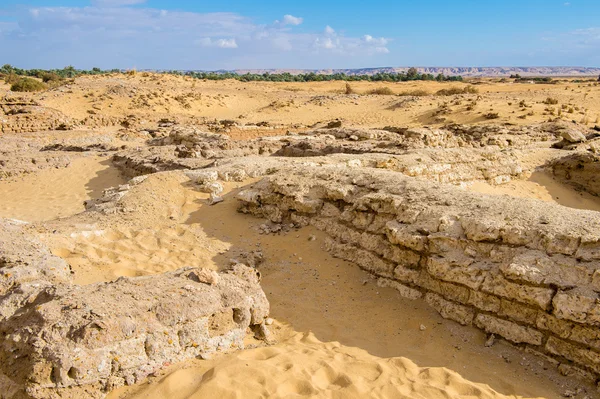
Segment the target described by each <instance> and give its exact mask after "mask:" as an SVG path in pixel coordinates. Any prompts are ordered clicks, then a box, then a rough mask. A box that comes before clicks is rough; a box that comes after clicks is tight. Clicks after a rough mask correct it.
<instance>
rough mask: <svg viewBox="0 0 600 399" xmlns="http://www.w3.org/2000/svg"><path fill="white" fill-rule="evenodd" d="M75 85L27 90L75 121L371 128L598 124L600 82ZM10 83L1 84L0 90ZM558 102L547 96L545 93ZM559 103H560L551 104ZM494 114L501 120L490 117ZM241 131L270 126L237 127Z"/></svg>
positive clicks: (132, 80)
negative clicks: (129, 118) (339, 122)
mask: <svg viewBox="0 0 600 399" xmlns="http://www.w3.org/2000/svg"><path fill="white" fill-rule="evenodd" d="M75 82H76V83H75V84H71V85H67V86H63V87H59V88H56V89H53V90H51V91H48V92H44V93H38V94H26V96H31V97H33V98H35V99H36V100H38V101H39V102H40V103H41V104H42V105H44V106H47V107H50V108H53V109H56V110H59V111H61V112H62V113H64V114H65V115H66V116H68V117H70V118H73V120H75V121H78V120H83V119H84V118H86V117H89V116H90V115H92V114H93V115H95V116H109V117H110V116H112V117H123V116H125V115H135V116H136V117H138V118H140V121H141V122H142V126H151V125H152V124H153V123H155V122H156V121H157V120H159V119H161V118H167V119H178V120H186V121H188V122H203V121H206V120H214V119H216V120H222V119H229V120H235V121H237V122H240V123H245V124H248V123H258V122H263V121H266V122H270V123H271V124H283V125H286V126H291V125H294V124H303V125H312V124H314V123H317V122H320V121H328V120H331V119H334V118H340V119H343V120H345V121H347V122H348V124H351V125H358V126H367V127H384V126H389V125H391V126H406V125H408V126H422V125H442V124H447V123H465V124H472V123H487V122H494V123H512V124H531V123H535V122H541V121H547V120H548V119H553V118H561V119H564V120H569V121H570V120H575V121H577V122H580V123H585V124H587V125H589V126H593V125H594V124H600V122H599V120H600V111H599V110H600V86H598V83H597V82H579V83H578V82H576V81H574V79H568V80H561V81H559V82H558V83H556V84H534V83H513V82H512V80H507V81H505V82H501V81H500V80H499V79H477V80H473V81H471V82H466V83H455V82H444V83H440V82H399V83H389V82H350V83H349V85H350V86H351V88H352V90H353V91H354V92H355V94H350V95H347V94H344V93H345V88H346V83H345V82H311V83H285V82H282V83H272V82H247V83H244V82H238V81H234V80H227V81H201V80H198V79H192V78H189V77H182V76H179V77H177V76H166V75H156V74H151V73H138V74H136V75H134V76H128V75H123V74H119V75H109V76H87V77H80V78H77V79H76V81H75ZM467 86H469V87H471V88H473V89H475V90H476V91H477V93H474V94H465V95H460V96H456V95H455V96H439V95H436V93H437V92H438V91H439V90H442V89H450V88H459V89H464V88H465V87H467ZM382 87H385V88H389V89H390V90H391V91H392V93H394V94H402V93H411V92H414V91H421V92H422V94H426V95H424V96H423V95H422V96H417V97H414V96H394V95H377V94H369V93H370V92H371V91H372V90H374V89H378V88H382ZM7 89H8V86H7V85H6V84H3V83H0V92H2V91H5V90H7ZM549 98H550V99H552V100H555V101H551V102H548V101H547V100H548V99H549ZM554 102H556V103H554ZM489 113H497V114H498V117H497V119H487V118H486V115H487V114H489ZM234 133H235V134H233V137H234V138H236V134H239V136H240V137H241V138H248V137H249V136H251V135H252V133H255V135H264V134H269V132H268V131H267V132H265V131H264V130H263V131H257V132H248V131H241V132H234Z"/></svg>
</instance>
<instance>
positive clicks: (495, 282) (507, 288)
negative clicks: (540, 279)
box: [481, 274, 554, 310]
mask: <svg viewBox="0 0 600 399" xmlns="http://www.w3.org/2000/svg"><path fill="white" fill-rule="evenodd" d="M481 290H482V291H483V292H486V293H488V294H494V295H498V296H501V297H504V298H507V299H511V300H516V301H519V302H523V303H526V304H529V305H534V306H538V307H540V308H542V309H544V310H545V309H548V307H549V306H550V302H551V301H552V296H553V295H554V290H552V289H551V288H543V287H531V286H528V285H523V284H517V283H513V282H510V281H508V280H506V279H505V278H504V277H502V276H501V275H500V274H489V275H488V276H487V277H486V279H485V280H484V281H483V284H482V285H481Z"/></svg>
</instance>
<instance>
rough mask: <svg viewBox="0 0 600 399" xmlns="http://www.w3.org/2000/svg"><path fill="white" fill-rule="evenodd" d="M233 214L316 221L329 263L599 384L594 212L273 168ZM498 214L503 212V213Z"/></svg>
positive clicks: (355, 173) (402, 181) (374, 175)
mask: <svg viewBox="0 0 600 399" xmlns="http://www.w3.org/2000/svg"><path fill="white" fill-rule="evenodd" d="M238 199H239V200H240V203H241V205H240V211H242V212H246V213H251V214H254V215H257V216H262V217H266V218H268V219H270V220H271V221H273V222H277V223H280V222H284V221H292V222H295V223H299V224H302V225H308V224H310V225H313V226H315V227H316V228H318V229H320V230H322V231H324V232H326V233H327V234H328V236H329V239H328V240H327V242H326V248H327V249H328V250H329V251H330V252H331V253H332V254H333V255H334V256H336V257H339V258H342V259H345V260H347V261H350V262H353V263H356V264H358V265H359V266H360V267H361V268H363V269H364V270H366V271H368V272H369V273H372V274H373V275H374V276H375V277H376V278H377V279H378V284H379V285H381V286H389V287H393V288H395V289H397V290H398V291H399V292H400V294H401V295H402V296H404V297H407V298H410V299H419V298H422V299H424V300H425V301H426V302H427V303H428V304H429V305H431V306H432V307H434V308H435V309H436V310H437V311H438V312H439V313H440V314H441V315H442V316H443V317H444V318H448V319H452V320H455V321H457V322H458V323H460V324H462V325H473V326H476V327H478V328H480V329H482V330H484V331H485V332H487V333H489V334H495V335H496V336H500V337H503V338H505V339H506V340H508V341H510V342H512V343H514V344H517V345H519V346H522V347H523V348H524V349H525V350H526V351H529V352H532V353H534V354H537V355H540V356H543V357H545V358H546V359H547V360H549V361H550V362H552V363H554V364H555V365H556V366H557V367H559V371H561V372H562V373H563V374H565V375H573V376H577V377H580V378H581V377H582V378H585V379H588V380H592V381H596V380H597V379H598V377H599V376H600V297H599V296H598V292H599V291H600V270H599V268H598V266H600V262H599V260H600V236H599V235H598V233H597V232H598V231H600V215H598V214H597V213H595V212H591V211H578V210H573V209H567V208H563V207H560V206H556V205H554V204H545V203H540V202H537V201H533V200H525V199H515V198H508V197H491V196H483V195H477V194H473V193H465V192H462V191H460V190H457V189H455V188H453V187H448V186H439V185H436V184H435V183H429V182H422V181H416V180H414V179H410V178H406V177H403V176H398V175H397V174H394V173H390V172H383V171H369V172H364V171H362V172H361V171H360V170H340V169H339V168H337V170H335V168H304V169H294V170H287V171H285V170H284V171H281V172H280V173H277V174H275V175H273V176H270V177H267V178H265V179H263V180H262V181H261V182H259V183H257V184H256V185H255V187H254V188H251V189H247V190H245V191H242V192H241V193H240V194H239V195H238ZM506 215H511V217H510V218H509V217H507V216H506Z"/></svg>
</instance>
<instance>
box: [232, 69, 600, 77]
mask: <svg viewBox="0 0 600 399" xmlns="http://www.w3.org/2000/svg"><path fill="white" fill-rule="evenodd" d="M407 70H408V67H399V68H395V67H385V68H360V69H317V70H308V69H237V70H235V71H232V72H236V73H239V74H245V73H259V74H262V73H265V72H269V73H284V72H289V73H291V74H299V73H309V72H314V73H317V74H333V73H345V74H347V75H374V74H376V73H378V72H382V73H394V72H406V71H407ZM417 70H418V71H419V72H420V73H431V74H433V75H437V74H439V73H443V74H444V75H461V76H464V77H496V76H497V77H505V76H510V75H514V74H519V75H521V76H598V75H600V68H586V67H417Z"/></svg>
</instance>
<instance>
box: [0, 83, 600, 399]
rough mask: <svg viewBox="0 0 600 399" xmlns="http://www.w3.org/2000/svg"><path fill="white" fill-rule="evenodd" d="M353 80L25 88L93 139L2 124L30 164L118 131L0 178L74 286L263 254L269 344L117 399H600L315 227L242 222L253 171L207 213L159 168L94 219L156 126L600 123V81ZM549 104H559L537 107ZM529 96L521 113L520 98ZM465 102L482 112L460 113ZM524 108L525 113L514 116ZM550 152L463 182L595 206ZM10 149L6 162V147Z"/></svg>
mask: <svg viewBox="0 0 600 399" xmlns="http://www.w3.org/2000/svg"><path fill="white" fill-rule="evenodd" d="M351 85H352V87H353V89H354V90H355V91H356V92H357V93H358V94H350V95H346V94H342V92H343V90H344V87H345V83H343V82H326V83H302V84H300V83H294V84H292V83H280V84H275V83H264V82H254V83H241V82H236V81H223V82H210V81H208V82H206V81H205V82H202V81H197V80H192V79H189V78H184V77H173V76H161V75H156V74H148V73H138V74H136V75H134V76H130V75H120V74H119V75H112V76H104V77H81V78H77V79H76V80H75V83H73V84H70V85H68V86H66V87H62V88H58V89H53V90H52V91H49V92H46V93H40V94H35V95H28V96H29V97H32V98H34V99H35V101H37V102H38V103H39V104H40V106H42V107H45V108H47V109H49V110H52V112H55V111H56V112H59V113H61V114H62V115H63V116H65V117H66V118H68V119H69V120H70V121H71V123H73V124H77V127H78V129H81V130H82V133H81V137H83V138H80V137H79V136H77V134H75V136H74V137H70V136H67V133H65V136H61V133H60V132H56V131H55V132H52V133H50V132H49V133H47V134H46V133H44V132H43V129H40V130H41V131H40V132H11V131H8V129H6V130H5V132H4V133H3V134H0V140H9V141H10V143H11V145H12V144H13V143H14V141H15V140H16V141H17V142H18V141H19V140H26V143H27V145H25V146H22V147H19V148H20V149H19V151H22V152H23V153H24V154H25V157H24V158H23V159H25V158H27V156H29V155H27V154H29V153H30V152H31V153H33V152H35V153H36V154H39V148H40V147H41V146H43V145H48V144H53V143H59V144H61V145H63V146H65V145H73V143H75V144H77V145H83V146H85V145H89V143H87V142H84V143H83V144H81V140H83V141H85V140H88V136H89V135H88V133H89V132H93V134H96V135H99V136H102V137H109V138H110V139H109V143H108V144H110V145H112V146H113V148H109V147H110V145H107V147H106V148H103V149H102V150H97V149H98V148H97V147H95V148H92V149H91V150H90V149H89V148H86V149H85V150H76V151H71V150H69V151H66V150H65V151H64V153H62V152H61V154H62V156H64V157H67V158H68V162H67V163H66V164H65V165H62V164H60V165H59V164H58V161H55V160H54V159H51V158H46V159H45V161H44V162H47V163H48V165H46V164H45V163H40V162H37V163H35V167H34V168H30V166H27V167H22V163H23V160H22V159H21V158H19V159H18V162H17V161H15V162H17V164H18V165H19V168H20V169H19V172H18V173H17V172H15V173H13V172H12V169H11V173H10V174H9V175H8V176H7V177H5V178H3V179H0V217H2V218H9V219H18V220H21V221H24V222H29V223H30V224H28V225H26V227H25V228H26V230H27V231H28V232H29V233H31V234H35V235H36V236H37V237H39V238H40V240H41V241H42V242H43V243H44V244H45V245H47V246H48V247H49V248H50V250H51V252H52V254H53V255H55V256H58V257H60V258H62V259H64V260H65V261H66V262H67V264H68V265H69V267H70V269H71V271H72V274H73V283H74V284H79V285H90V284H96V283H103V282H110V281H114V280H116V279H118V278H120V277H123V276H125V277H138V276H150V275H155V274H160V273H165V272H170V271H175V270H177V269H179V268H181V267H185V266H194V267H195V266H201V267H205V268H209V269H213V270H224V269H226V268H227V267H228V266H229V265H230V264H231V263H232V259H233V260H234V262H233V263H235V261H237V260H238V257H243V256H244V254H248V253H253V252H260V258H261V261H260V262H258V265H257V267H258V270H260V272H261V274H262V281H261V286H262V287H263V289H264V291H265V294H266V296H267V298H268V300H269V302H270V306H271V317H272V318H273V319H274V322H273V324H272V325H271V327H270V329H271V334H272V336H271V338H270V339H269V340H268V341H267V343H265V342H263V341H260V340H256V339H252V338H248V339H247V342H246V344H247V349H244V350H241V351H236V352H233V353H223V354H221V353H217V354H215V355H214V356H211V357H210V358H208V357H207V359H205V360H201V359H191V360H187V361H184V362H180V363H177V364H172V365H171V364H165V368H163V369H162V370H158V371H156V372H155V373H153V374H151V375H150V377H149V378H148V379H145V380H143V381H141V382H139V381H138V383H137V384H135V385H133V386H129V387H121V388H118V389H116V390H115V391H113V392H112V393H110V394H109V395H108V398H110V399H116V398H123V399H124V398H152V399H155V398H156V399H158V398H164V397H169V398H181V399H183V398H201V397H223V398H228V397H231V398H242V397H243V398H250V397H300V396H305V397H324V398H325V397H326V398H342V397H344V398H346V397H350V398H353V397H380V398H504V397H513V398H515V397H544V398H558V397H561V396H567V395H571V396H572V397H579V398H584V397H594V395H595V394H596V393H595V392H594V387H593V386H592V385H591V384H590V383H589V382H586V381H584V380H581V379H578V378H575V377H573V375H561V374H560V373H559V372H558V371H557V368H556V365H555V364H553V363H551V362H549V361H547V360H544V359H543V358H540V357H537V356H534V354H532V353H528V352H526V351H524V350H523V349H522V348H518V347H515V346H513V345H510V344H509V343H507V342H505V341H504V340H500V339H497V340H496V341H495V343H494V342H493V345H486V341H488V339H489V335H486V334H485V333H483V332H482V331H480V330H478V329H476V328H474V327H472V326H467V327H464V326H460V325H458V324H457V323H455V322H453V321H450V320H446V319H444V318H442V317H441V316H440V314H438V312H436V311H435V310H434V309H433V308H431V307H429V306H428V305H427V304H426V303H425V302H424V301H422V300H410V299H407V298H405V297H403V296H401V295H400V293H399V292H398V291H397V290H395V289H393V288H390V287H379V286H378V285H377V279H376V278H374V277H373V276H372V275H371V274H369V273H367V272H365V271H363V270H361V269H359V268H358V267H356V266H355V265H353V264H352V263H350V262H348V261H345V260H342V259H338V258H335V257H333V256H332V255H331V254H330V253H328V252H327V251H326V248H325V244H324V242H325V241H326V238H327V235H326V234H325V233H324V232H322V231H320V230H318V229H316V228H315V227H313V226H306V227H302V228H298V229H292V230H290V231H287V232H281V233H275V234H262V233H263V232H262V231H261V225H263V224H264V223H266V221H265V220H264V219H258V218H256V217H254V216H251V215H244V214H240V213H238V212H236V208H237V206H238V202H237V201H236V199H235V196H236V194H238V193H239V192H241V191H242V190H244V189H248V188H251V187H252V186H253V184H255V183H257V182H258V181H259V180H260V178H258V177H254V178H247V179H244V180H243V181H239V182H231V181H229V182H223V183H222V184H223V186H224V188H225V191H224V192H223V193H221V194H220V195H221V196H223V199H224V201H223V202H221V203H218V204H216V205H214V206H210V205H208V199H209V194H207V193H205V192H200V191H199V190H198V189H197V187H196V186H194V185H193V184H189V183H187V182H186V178H185V177H184V174H183V173H181V172H179V171H175V172H160V173H157V174H154V175H150V177H149V178H148V179H147V180H145V181H144V183H143V184H140V185H139V186H135V187H134V188H129V187H126V188H123V189H122V191H123V192H124V193H126V195H125V197H123V198H124V199H123V201H124V204H125V205H123V207H122V208H123V209H125V210H121V211H115V212H106V215H105V216H104V215H103V216H98V215H99V214H96V213H95V212H92V211H91V210H90V209H89V208H87V207H86V205H85V204H84V201H88V200H93V199H98V198H100V197H102V195H103V194H102V193H103V190H105V189H108V188H110V187H117V186H119V185H124V184H126V183H127V181H128V179H129V177H131V176H127V172H128V171H127V170H123V169H119V168H117V167H116V166H115V165H114V164H113V162H112V161H111V159H112V158H111V157H112V155H113V154H114V153H115V152H116V151H117V150H118V148H120V146H122V145H125V146H126V147H127V148H128V150H129V151H132V153H136V151H139V153H140V154H142V150H141V149H144V148H151V147H152V146H148V144H147V143H148V142H149V141H151V140H152V139H153V138H154V136H153V135H155V134H156V133H155V132H156V131H157V129H160V128H161V124H162V125H163V126H162V129H168V128H169V127H170V126H172V125H191V126H202V129H203V130H211V131H213V132H217V133H223V134H226V135H228V136H230V137H231V139H232V141H244V142H245V141H247V140H250V139H254V138H256V137H270V136H278V135H282V134H284V135H285V134H286V132H305V131H309V130H310V129H311V126H313V125H315V124H318V123H323V122H327V121H331V120H341V121H343V124H344V126H353V127H360V128H383V127H385V126H408V127H421V126H424V125H428V126H433V127H442V126H444V125H448V124H452V123H460V124H468V125H472V124H474V125H482V126H485V125H487V124H492V123H493V124H497V125H498V124H512V125H514V126H518V125H531V124H534V123H540V122H545V121H547V120H548V119H552V118H553V117H554V118H556V117H557V116H559V114H560V116H559V117H560V118H562V119H563V120H565V121H570V120H576V122H577V123H578V126H583V128H592V127H593V126H594V124H595V123H597V120H598V117H599V116H600V113H598V112H597V110H598V109H600V88H599V87H598V86H594V85H592V84H590V83H585V84H584V83H574V82H572V81H567V82H561V83H560V84H556V85H539V84H515V83H510V82H499V81H498V80H495V81H494V80H480V81H474V82H470V83H465V84H463V83H461V84H458V83H436V82H416V83H398V84H387V83H382V84H375V83H365V82H360V83H351ZM381 86H389V87H390V88H391V89H392V90H393V91H394V92H395V93H403V92H406V91H414V90H424V91H426V92H427V93H429V94H430V95H428V96H390V95H372V94H362V93H368V92H369V91H370V90H372V89H374V88H378V87H381ZM453 86H457V87H466V86H473V87H476V88H477V90H478V93H477V94H465V95H458V96H448V97H445V96H436V95H434V93H436V92H437V91H438V90H440V89H444V88H448V87H453ZM0 90H4V91H6V90H7V87H6V86H3V87H1V88H0ZM549 97H551V98H556V99H557V100H558V104H555V105H548V104H544V101H545V100H546V99H547V98H549ZM521 101H525V103H526V104H525V106H519V103H520V102H521ZM472 103H476V104H475V105H473V106H472V109H467V108H469V104H472ZM562 105H566V108H563V106H562ZM549 108H552V110H550V109H549ZM440 109H441V110H442V112H440ZM559 109H560V110H561V111H560V112H559V111H558V110H559ZM571 109H572V110H573V112H570V110H571ZM489 112H497V113H498V114H499V117H498V118H497V119H493V120H490V119H486V118H485V117H484V116H483V115H484V114H486V113H489ZM550 112H552V114H553V115H550ZM529 114H531V115H529ZM99 115H101V116H102V117H100V116H99ZM522 115H525V118H519V116H522ZM44 117H45V116H43V115H42V116H41V117H40V118H41V119H40V120H43V118H44ZM223 120H233V121H234V122H235V123H234V124H230V123H228V122H225V123H223V122H222V121H223ZM260 122H267V123H265V124H264V125H263V126H261V125H260ZM40 123H42V122H40ZM42 124H43V123H42ZM165 124H166V125H165ZM265 125H266V126H265ZM12 129H13V128H12V127H11V130H12ZM9 141H7V142H9ZM31 143H36V144H31ZM103 144H106V143H103ZM550 144H551V143H547V145H546V143H544V144H543V145H541V146H540V149H539V154H541V155H539V156H537V157H536V155H535V154H538V153H537V152H535V151H537V150H536V149H534V150H531V151H530V153H528V156H529V158H527V157H526V156H523V158H522V159H523V165H524V166H525V169H526V172H525V173H523V176H522V177H521V178H513V179H512V180H511V181H509V182H506V183H504V184H493V183H491V182H490V181H482V180H475V181H469V182H467V184H464V185H463V187H462V190H464V191H467V192H474V193H482V194H486V195H489V196H490V197H494V196H509V197H518V198H529V199H536V200H540V201H542V202H544V203H550V204H558V205H560V206H561V207H564V208H572V209H583V210H586V209H587V210H593V211H600V199H599V198H598V197H597V196H595V195H593V194H592V193H590V192H585V191H582V190H580V189H577V188H576V187H573V186H572V185H569V184H567V183H566V182H564V181H561V180H560V179H558V178H557V177H555V176H553V175H552V172H551V171H550V170H549V166H548V164H547V163H546V162H547V161H549V160H551V157H552V156H554V155H551V156H550V155H544V154H550V153H549V152H548V151H549V148H550ZM157 147H159V146H157ZM23 148H25V149H23ZM58 151H61V150H60V149H59V150H58ZM544 151H545V152H544ZM555 151H563V150H555ZM19 154H20V153H19ZM532 154H533V155H532ZM552 154H555V153H554V152H553V153H552ZM561 154H562V153H561ZM526 155H527V154H526ZM3 156H4V157H5V158H6V159H9V160H10V159H13V158H11V157H12V155H11V154H4V155H3ZM36 156H37V155H36ZM132 157H133V156H132ZM158 158H159V156H158V155H157V158H156V159H158ZM15 159H16V158H15ZM132 159H133V158H132ZM19 162H20V163H19ZM156 163H157V164H160V162H159V161H157V162H156ZM218 163H219V161H217V164H218ZM9 165H11V164H9ZM209 166H212V164H210V165H209ZM28 168H29V169H28ZM169 168H170V166H169ZM25 169H26V170H25ZM172 169H176V168H172ZM7 170H8V169H7ZM23 170H25V172H23ZM167 170H169V169H167ZM129 172H130V171H129ZM263 259H264V260H263ZM239 260H240V261H244V260H243V259H242V258H239ZM492 341H493V339H492ZM563 374H567V373H563ZM77 395H78V394H77ZM77 395H76V396H77Z"/></svg>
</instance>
